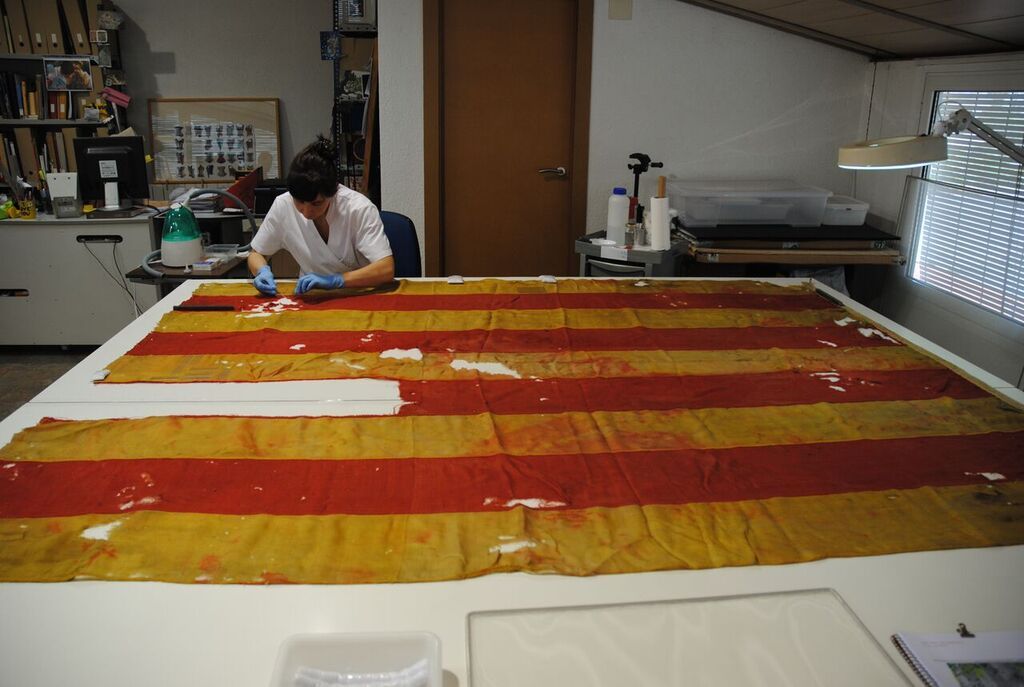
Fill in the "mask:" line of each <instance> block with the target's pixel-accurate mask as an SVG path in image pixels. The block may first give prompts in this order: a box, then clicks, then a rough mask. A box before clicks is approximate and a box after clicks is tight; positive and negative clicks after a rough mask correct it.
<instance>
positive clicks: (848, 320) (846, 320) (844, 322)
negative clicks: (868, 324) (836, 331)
mask: <svg viewBox="0 0 1024 687" xmlns="http://www.w3.org/2000/svg"><path fill="white" fill-rule="evenodd" d="M833 321H834V322H835V323H836V324H838V325H839V326H840V327H845V326H846V325H848V324H853V323H854V322H856V321H857V320H855V319H853V318H852V317H844V318H843V319H841V320H833Z"/></svg>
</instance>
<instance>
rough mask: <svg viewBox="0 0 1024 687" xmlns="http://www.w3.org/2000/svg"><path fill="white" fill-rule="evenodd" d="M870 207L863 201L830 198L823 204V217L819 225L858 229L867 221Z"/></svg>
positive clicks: (839, 197)
mask: <svg viewBox="0 0 1024 687" xmlns="http://www.w3.org/2000/svg"><path fill="white" fill-rule="evenodd" d="M870 207H871V206H870V205H869V204H868V203H865V202H864V201H863V200H857V199H856V198H851V197H849V196H832V197H831V198H829V199H828V201H827V202H826V203H825V216H824V217H823V218H822V220H821V223H822V224H829V225H841V226H856V227H859V226H860V225H862V224H864V220H866V219H867V217H868V208H870Z"/></svg>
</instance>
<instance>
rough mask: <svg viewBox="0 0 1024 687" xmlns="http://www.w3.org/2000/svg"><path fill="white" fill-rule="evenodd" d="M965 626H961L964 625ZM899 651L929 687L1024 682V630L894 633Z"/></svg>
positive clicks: (893, 640)
mask: <svg viewBox="0 0 1024 687" xmlns="http://www.w3.org/2000/svg"><path fill="white" fill-rule="evenodd" d="M961 627H962V626H961ZM892 643H893V644H894V645H895V646H896V651H898V652H899V654H900V656H902V657H903V659H904V660H905V661H906V662H907V663H908V664H909V665H910V668H911V669H912V670H913V671H914V673H915V674H916V675H917V676H918V677H919V678H920V679H921V682H923V683H924V684H925V685H927V686H928V687H959V686H960V685H962V684H967V683H966V682H964V681H961V679H960V678H961V677H964V678H965V679H971V678H974V679H975V680H976V682H971V683H970V684H996V685H999V684H1006V685H1012V684H1021V681H1022V680H1024V632H1022V631H1010V632H979V633H977V634H972V633H970V632H968V631H967V628H965V627H962V629H961V630H959V631H958V632H956V633H952V632H951V633H947V634H914V633H908V632H897V633H896V634H894V635H893V636H892Z"/></svg>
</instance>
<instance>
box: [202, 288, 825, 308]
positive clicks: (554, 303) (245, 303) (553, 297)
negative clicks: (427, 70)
mask: <svg viewBox="0 0 1024 687" xmlns="http://www.w3.org/2000/svg"><path fill="white" fill-rule="evenodd" d="M279 298H288V299H289V300H290V301H292V302H294V303H296V304H298V305H299V308H300V309H301V310H375V311H376V310H390V311H422V310H548V309H555V308H563V309H565V308H567V309H577V308H601V309H606V308H611V309H615V308H629V309H634V310H647V309H675V308H678V309H680V310H685V309H692V308H751V309H756V310H828V309H832V308H835V307H836V305H835V303H832V302H830V301H828V300H826V299H824V298H822V297H821V296H819V295H817V294H814V293H799V294H793V295H786V296H779V295H765V294H757V293H749V294H747V293H678V292H668V291H651V292H650V293H497V294H487V293H480V294H462V295H459V294H455V295H435V296H418V295H387V294H383V295H381V294H370V295H363V296H342V295H332V296H326V295H323V294H314V295H304V296H282V297H279ZM274 300H275V299H272V298H266V297H264V296H257V295H255V294H254V295H252V296H192V297H191V298H189V299H188V300H187V301H186V304H188V305H230V306H233V307H235V308H236V309H238V310H242V311H246V310H252V309H254V308H259V309H263V308H265V307H266V306H267V305H268V304H269V303H272V302H273V301H274Z"/></svg>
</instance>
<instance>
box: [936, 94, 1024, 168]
mask: <svg viewBox="0 0 1024 687" xmlns="http://www.w3.org/2000/svg"><path fill="white" fill-rule="evenodd" d="M936 128H937V130H936V131H935V132H933V134H932V135H940V136H951V135H953V134H958V133H960V132H962V131H970V132H972V133H974V134H975V135H976V136H977V137H978V138H980V139H981V140H983V141H985V142H986V143H988V144H989V145H990V146H992V147H993V148H996V149H997V150H999V151H1000V152H1002V153H1003V154H1005V155H1007V156H1009V157H1010V158H1012V159H1013V160H1014V161H1016V162H1019V163H1020V164H1022V165H1024V148H1021V147H1020V146H1018V145H1015V144H1014V143H1012V142H1010V141H1009V140H1007V139H1006V138H1005V137H1003V136H1002V135H1000V134H997V133H996V132H995V131H992V129H990V128H988V126H986V125H985V124H984V123H982V122H980V121H978V120H977V119H976V118H975V117H974V115H973V114H971V113H970V111H968V110H965V109H963V108H960V109H959V110H957V111H956V112H954V113H953V114H951V115H950V116H949V117H948V118H947V119H946V121H944V122H941V123H939V124H938V125H937V127H936Z"/></svg>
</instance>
